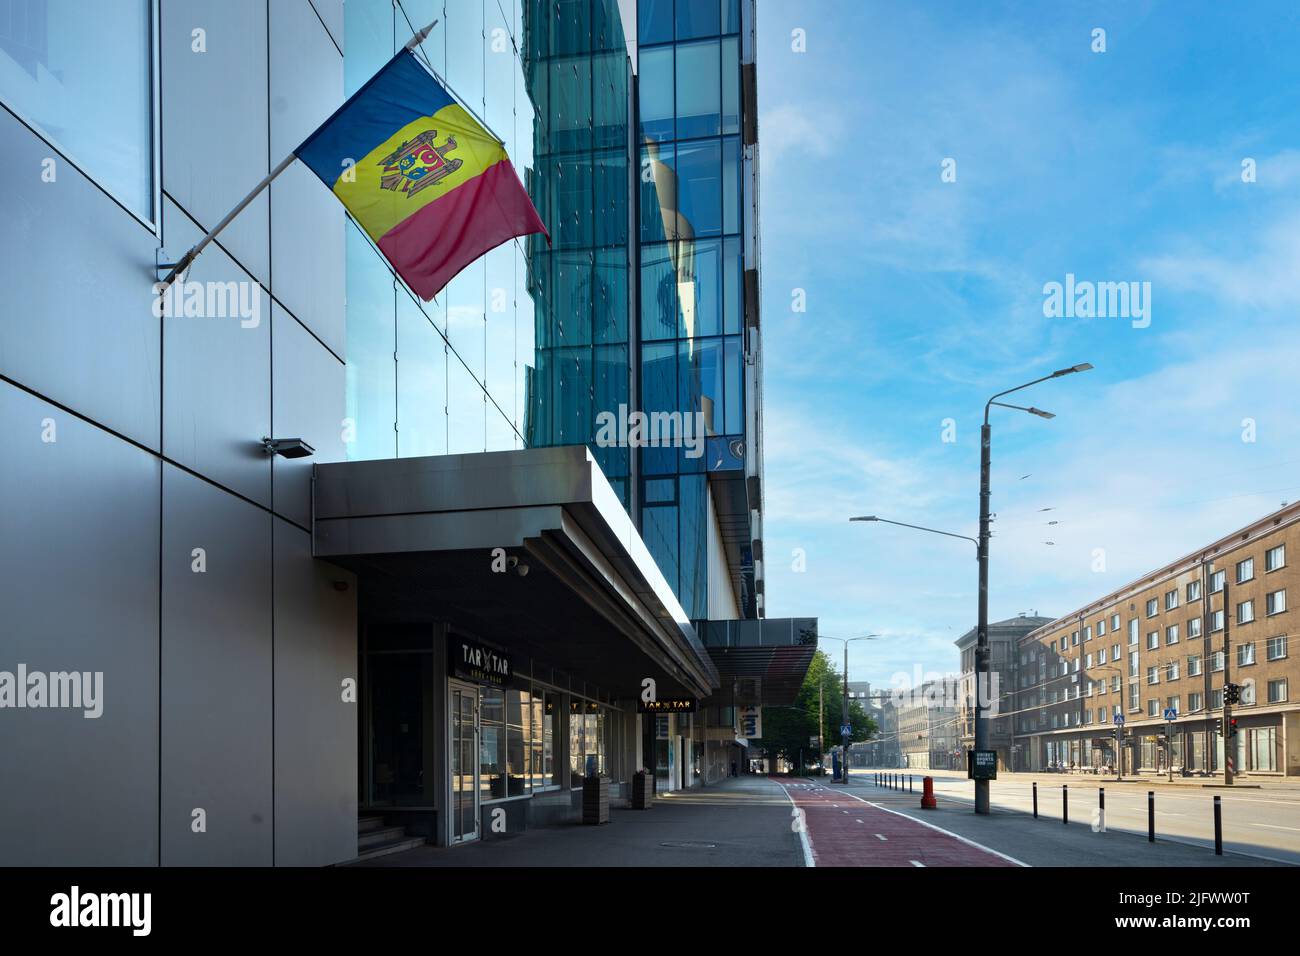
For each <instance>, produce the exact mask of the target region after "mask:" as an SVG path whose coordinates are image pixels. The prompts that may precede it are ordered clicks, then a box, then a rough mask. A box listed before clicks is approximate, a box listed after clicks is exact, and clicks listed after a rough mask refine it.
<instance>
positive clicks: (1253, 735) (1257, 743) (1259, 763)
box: [1250, 727, 1277, 770]
mask: <svg viewBox="0 0 1300 956" xmlns="http://www.w3.org/2000/svg"><path fill="white" fill-rule="evenodd" d="M1250 769H1251V770H1277V728H1276V727H1256V728H1254V729H1252V730H1251V731H1250Z"/></svg>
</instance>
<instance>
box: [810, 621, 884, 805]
mask: <svg viewBox="0 0 1300 956" xmlns="http://www.w3.org/2000/svg"><path fill="white" fill-rule="evenodd" d="M878 637H880V635H879V634H864V635H862V636H861V637H831V636H830V635H829V634H820V635H818V638H817V639H818V640H821V639H822V638H826V639H827V640H831V641H840V642H842V643H843V644H844V700H843V703H842V704H841V707H840V782H841V783H843V784H845V785H846V786H847V784H848V782H849V733H850V731H851V730H852V727H851V726H850V724H849V644H851V643H852V642H853V641H874V640H875V639H876V638H878ZM823 726H824V725H822V724H818V726H817V733H818V734H819V735H820V734H821V732H822V729H823Z"/></svg>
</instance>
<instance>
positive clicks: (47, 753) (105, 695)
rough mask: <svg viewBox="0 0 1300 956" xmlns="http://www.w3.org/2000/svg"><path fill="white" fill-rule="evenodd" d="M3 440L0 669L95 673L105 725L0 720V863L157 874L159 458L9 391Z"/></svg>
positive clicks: (30, 716)
mask: <svg viewBox="0 0 1300 956" xmlns="http://www.w3.org/2000/svg"><path fill="white" fill-rule="evenodd" d="M0 436H3V439H4V444H5V449H4V457H3V459H2V460H0V501H3V502H4V503H5V504H4V507H3V508H0V608H3V609H4V610H3V615H2V617H0V670H4V671H8V672H9V673H10V674H15V673H16V671H17V667H18V665H19V664H25V665H26V666H27V668H28V669H29V670H30V671H40V672H45V673H48V672H51V671H77V672H82V673H90V674H94V673H95V672H102V674H103V677H102V681H101V682H100V684H99V688H100V692H99V701H100V704H99V705H98V706H99V707H100V708H102V709H101V715H100V716H99V717H93V718H87V717H85V716H83V714H84V713H86V711H85V708H84V706H83V707H82V708H80V709H76V708H59V709H55V708H48V707H47V708H41V709H22V710H16V709H8V708H6V709H5V710H4V711H0V781H3V785H2V786H0V862H3V864H5V865H10V866H33V865H57V866H73V865H78V866H102V865H109V864H112V865H147V864H152V863H154V862H156V861H157V858H158V481H159V476H158V470H159V464H158V460H157V459H156V458H154V457H153V456H152V455H150V454H149V453H148V452H145V451H142V450H140V449H139V448H135V447H133V446H131V445H129V444H127V443H126V442H124V441H121V440H120V439H118V438H115V437H114V436H113V435H111V434H109V433H108V432H105V431H103V430H102V429H99V428H96V427H94V426H93V425H90V424H87V423H86V422H83V421H81V420H80V419H78V418H77V417H75V416H73V415H69V414H67V413H66V412H63V411H61V410H59V409H57V408H55V407H54V406H52V405H49V404H48V403H46V402H42V401H41V400H39V399H37V398H35V397H33V396H31V395H29V394H27V393H26V392H23V391H21V390H20V389H17V388H15V387H13V386H12V385H9V384H8V383H5V382H0ZM51 439H52V440H51ZM93 686H94V685H93V684H92V688H93ZM83 705H84V701H83Z"/></svg>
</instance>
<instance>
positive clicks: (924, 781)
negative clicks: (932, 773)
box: [921, 777, 939, 810]
mask: <svg viewBox="0 0 1300 956" xmlns="http://www.w3.org/2000/svg"><path fill="white" fill-rule="evenodd" d="M921 791H922V793H921V809H922V810H934V809H936V808H938V806H939V804H938V802H937V801H936V800H935V799H934V778H933V777H922V778H921Z"/></svg>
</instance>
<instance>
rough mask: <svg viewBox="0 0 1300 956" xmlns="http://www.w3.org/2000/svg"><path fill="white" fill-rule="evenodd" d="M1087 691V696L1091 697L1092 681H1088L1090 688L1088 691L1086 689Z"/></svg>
mask: <svg viewBox="0 0 1300 956" xmlns="http://www.w3.org/2000/svg"><path fill="white" fill-rule="evenodd" d="M1085 693H1086V696H1088V697H1091V696H1092V681H1088V689H1087V691H1086V692H1085Z"/></svg>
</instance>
